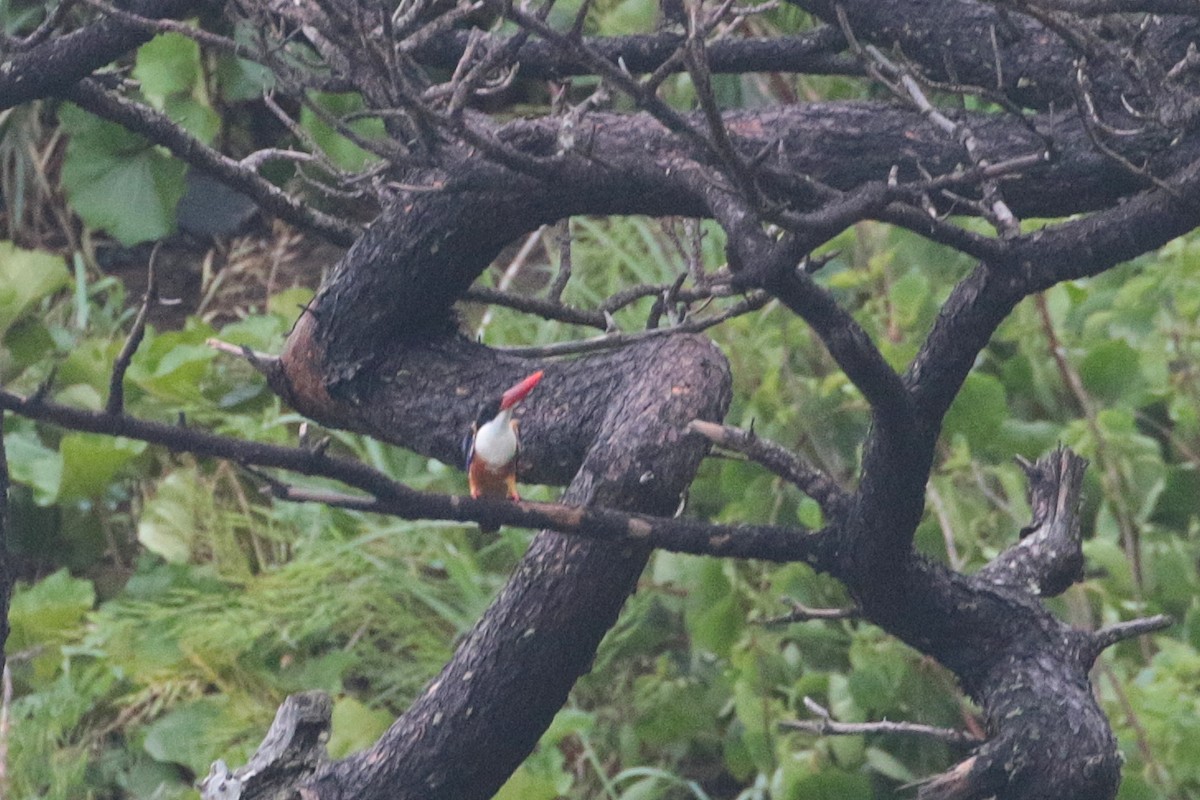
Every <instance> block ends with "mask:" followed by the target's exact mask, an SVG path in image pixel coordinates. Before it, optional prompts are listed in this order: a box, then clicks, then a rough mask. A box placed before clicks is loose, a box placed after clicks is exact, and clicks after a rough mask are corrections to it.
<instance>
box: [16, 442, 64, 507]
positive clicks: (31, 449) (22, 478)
mask: <svg viewBox="0 0 1200 800" xmlns="http://www.w3.org/2000/svg"><path fill="white" fill-rule="evenodd" d="M4 445H5V449H6V451H7V455H8V469H9V473H10V474H11V475H12V478H13V480H14V481H17V482H18V483H22V484H24V485H26V486H28V487H30V488H31V489H33V499H34V502H36V503H37V504H38V505H40V506H48V505H52V504H53V503H54V502H55V500H57V499H58V487H59V485H60V484H61V483H62V468H63V462H62V455H61V454H60V453H59V452H58V451H57V450H51V449H50V448H49V447H46V446H45V445H43V444H42V441H41V439H40V438H39V437H38V435H37V432H36V431H35V430H34V429H33V427H32V426H29V427H27V428H18V429H16V430H14V431H11V432H7V433H6V434H5V437H4Z"/></svg>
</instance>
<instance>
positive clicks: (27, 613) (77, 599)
mask: <svg viewBox="0 0 1200 800" xmlns="http://www.w3.org/2000/svg"><path fill="white" fill-rule="evenodd" d="M95 602H96V593H95V591H94V590H93V588H92V582H91V581H87V580H83V579H82V578H72V577H71V576H70V574H69V573H68V572H67V571H66V570H65V569H60V570H59V571H58V572H55V573H54V574H52V575H50V576H49V577H46V578H43V579H42V580H40V581H38V582H37V583H35V584H33V585H32V586H29V585H26V584H18V586H17V590H16V592H15V593H14V594H13V599H12V607H11V608H10V609H9V624H10V625H11V626H12V632H11V633H10V634H9V640H8V644H7V648H8V650H9V651H10V652H18V651H21V650H27V649H29V648H31V647H35V646H37V645H46V644H55V643H58V642H61V641H63V640H64V639H65V638H66V637H68V636H69V635H70V634H71V633H72V632H73V631H75V630H77V629H78V628H79V626H80V623H82V622H83V618H84V617H85V616H86V615H87V613H88V612H89V611H91V610H92V605H93V604H94V603H95Z"/></svg>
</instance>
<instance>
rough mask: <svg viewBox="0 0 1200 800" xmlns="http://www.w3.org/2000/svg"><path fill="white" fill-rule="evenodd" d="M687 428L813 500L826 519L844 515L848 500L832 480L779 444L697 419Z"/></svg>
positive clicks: (727, 426)
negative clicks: (797, 489)
mask: <svg viewBox="0 0 1200 800" xmlns="http://www.w3.org/2000/svg"><path fill="white" fill-rule="evenodd" d="M688 428H689V429H690V430H692V431H695V432H696V433H698V434H700V435H701V436H704V437H705V438H707V439H708V440H709V441H710V442H712V443H713V444H716V445H718V446H720V447H725V448H728V449H730V450H736V451H737V452H739V453H743V454H745V455H746V456H747V457H748V458H750V460H752V461H754V462H756V463H758V464H761V465H763V466H764V467H766V468H767V469H769V470H770V471H771V472H774V473H775V474H776V475H778V476H779V477H781V478H783V479H784V480H785V481H788V482H789V483H792V484H794V485H795V486H796V487H797V488H799V489H800V491H802V492H804V493H805V494H807V495H808V496H809V497H811V498H812V499H814V500H816V501H817V504H818V505H820V506H821V509H822V511H824V512H825V516H826V517H827V518H836V517H838V516H840V515H841V514H843V513H845V510H846V505H847V503H848V502H849V500H850V498H849V496H848V495H847V494H846V492H845V491H844V490H843V489H842V488H841V487H840V486H838V485H837V484H836V483H835V482H834V481H833V479H832V478H830V477H829V476H828V475H826V474H825V473H823V472H821V471H820V470H818V469H816V468H815V467H813V466H811V465H809V464H807V463H805V462H804V461H803V460H802V459H801V458H800V457H799V456H797V455H796V454H795V453H792V452H791V451H789V450H788V449H786V448H785V447H783V446H782V445H780V444H776V443H775V442H772V441H771V440H769V439H763V438H762V437H760V436H758V435H757V434H756V433H755V432H754V430H753V428H751V430H748V431H744V430H740V429H738V428H734V427H730V426H729V425H717V424H715V423H712V422H705V421H704V420H701V419H696V420H692V421H691V423H689V425H688Z"/></svg>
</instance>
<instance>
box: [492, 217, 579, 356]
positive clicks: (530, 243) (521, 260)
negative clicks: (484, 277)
mask: <svg viewBox="0 0 1200 800" xmlns="http://www.w3.org/2000/svg"><path fill="white" fill-rule="evenodd" d="M545 232H546V226H545V225H543V226H541V227H540V228H538V229H537V230H536V231H534V232H533V233H531V234H529V235H528V236H526V237H525V241H524V243H522V244H521V249H520V250H518V251H517V254H516V255H514V256H513V258H512V261H510V262H509V263H508V266H507V267H505V268H504V273H503V274H502V275H501V276H500V280H499V281H497V283H496V291H498V292H502V293H503V292H505V291H506V290H507V289H508V287H509V286H512V283H513V281H514V280H516V278H517V275H518V274H520V272H521V269H522V268H523V267H524V266H525V262H526V261H527V260H529V256H530V255H531V254H532V253H533V251H534V249H535V248H536V247H537V246H538V245H539V244H541V242H542V235H543V234H544V233H545ZM492 316H493V314H492V309H491V308H489V309H487V310H486V311H484V312H483V317H482V319H480V320H479V327H478V328H477V329H476V331H475V336H476V338H479V339H482V338H483V334H484V332H485V331H487V328H488V325H490V324H491V322H492ZM594 327H598V326H594Z"/></svg>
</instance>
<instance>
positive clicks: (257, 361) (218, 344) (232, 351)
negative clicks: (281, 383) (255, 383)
mask: <svg viewBox="0 0 1200 800" xmlns="http://www.w3.org/2000/svg"><path fill="white" fill-rule="evenodd" d="M204 343H205V344H206V345H208V346H209V347H211V348H212V349H213V350H216V351H217V352H218V353H228V354H229V355H231V356H240V357H242V358H244V359H246V360H247V361H249V362H250V366H252V367H254V368H255V369H256V370H258V371H259V372H260V373H262V374H263V375H267V376H268V377H269V376H270V375H271V373H272V371H273V370H274V369H275V366H276V364H278V362H279V356H276V355H273V354H271V353H264V352H262V351H261V350H252V349H250V348H249V347H247V346H246V345H244V344H233V343H232V342H225V341H222V340H220V339H217V338H209V339H208V340H206V341H205V342H204Z"/></svg>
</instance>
